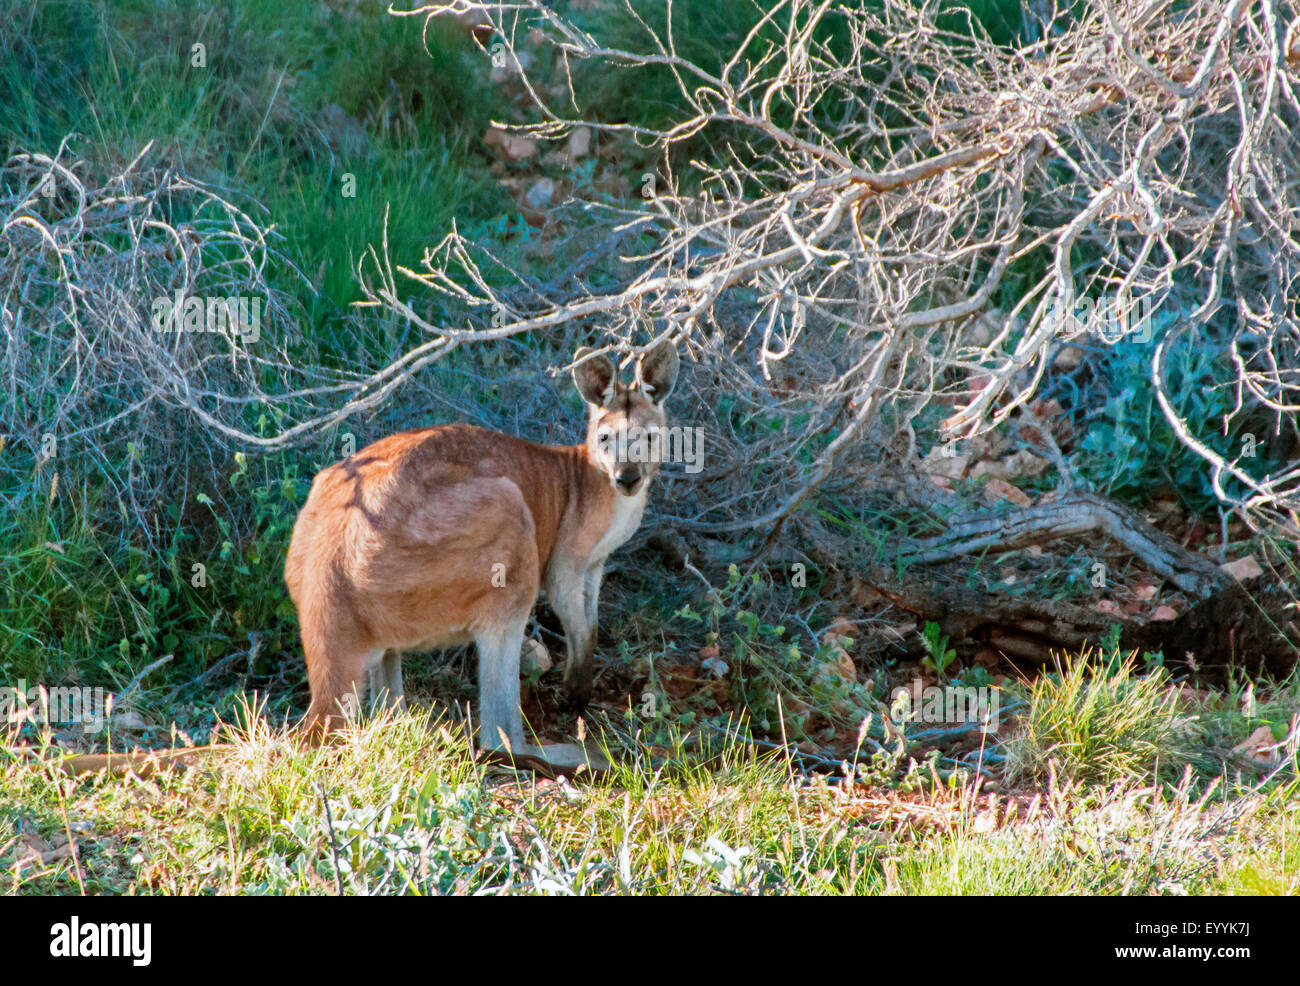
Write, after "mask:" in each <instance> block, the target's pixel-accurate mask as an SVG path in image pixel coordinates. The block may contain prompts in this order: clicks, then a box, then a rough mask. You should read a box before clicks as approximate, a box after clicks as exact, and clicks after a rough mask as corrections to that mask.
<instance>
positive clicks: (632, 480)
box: [614, 466, 641, 493]
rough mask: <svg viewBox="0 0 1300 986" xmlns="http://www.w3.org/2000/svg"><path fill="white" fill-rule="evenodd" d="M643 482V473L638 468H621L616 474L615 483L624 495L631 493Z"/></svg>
mask: <svg viewBox="0 0 1300 986" xmlns="http://www.w3.org/2000/svg"><path fill="white" fill-rule="evenodd" d="M640 480H641V472H640V470H638V469H637V467H636V466H619V467H618V469H617V470H616V471H615V472H614V482H615V483H616V484H617V485H618V488H619V489H620V490H622V491H623V492H624V493H630V492H631V491H632V490H633V489H635V488H636V484H637V483H638V482H640Z"/></svg>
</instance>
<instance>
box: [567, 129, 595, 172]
mask: <svg viewBox="0 0 1300 986" xmlns="http://www.w3.org/2000/svg"><path fill="white" fill-rule="evenodd" d="M566 151H567V152H568V155H569V163H570V164H576V163H577V162H578V161H579V160H581V159H582V158H584V157H586V156H587V155H588V154H590V153H591V127H578V128H577V129H576V130H574V131H573V133H571V134H569V143H568V146H567V148H566Z"/></svg>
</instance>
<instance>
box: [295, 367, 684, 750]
mask: <svg viewBox="0 0 1300 986" xmlns="http://www.w3.org/2000/svg"><path fill="white" fill-rule="evenodd" d="M591 352H592V351H591V350H589V349H580V350H579V351H578V352H577V354H576V355H575V357H574V358H575V360H576V361H578V362H577V365H576V366H575V367H574V370H573V379H574V383H575V385H576V386H577V389H578V393H579V394H580V395H581V396H582V399H583V400H584V401H585V402H586V404H587V405H588V421H587V436H586V441H585V442H584V443H583V444H582V445H576V446H551V445H539V444H536V443H533V442H528V441H524V440H523V439H519V438H514V437H511V436H509V435H504V434H501V433H500V432H494V431H487V430H485V429H483V428H476V427H472V426H468V425H444V426H440V427H434V428H424V429H420V430H416V431H405V432H400V433H398V434H395V435H390V436H389V437H387V438H384V439H381V440H379V441H377V442H375V443H374V444H373V445H370V446H368V447H366V448H364V449H362V450H361V451H359V452H357V453H356V454H355V455H352V456H350V457H348V458H347V459H344V460H343V461H342V462H339V463H336V464H335V465H332V466H330V467H329V468H327V469H324V470H322V471H321V472H320V474H319V475H317V477H316V479H315V481H314V482H313V483H312V488H311V493H310V494H309V495H308V497H307V503H306V504H305V505H304V506H303V508H302V511H301V513H299V514H298V520H297V522H296V524H295V525H294V529H293V537H292V540H291V541H290V544H289V553H288V557H287V558H286V561H285V572H284V577H285V581H286V582H287V583H288V586H289V594H290V596H291V597H292V598H293V602H294V605H295V606H296V607H297V610H298V620H299V623H300V625H301V628H302V643H303V653H304V656H305V657H306V661H307V677H308V680H309V682H310V684H311V707H310V708H309V709H308V712H307V718H306V720H305V721H304V728H305V729H306V731H307V734H308V736H309V738H311V740H312V741H313V742H319V741H320V739H321V738H323V737H324V735H326V734H328V733H329V732H330V731H331V730H333V729H335V728H336V727H337V726H338V725H340V724H341V722H342V721H343V720H344V716H345V710H348V709H355V708H356V705H357V703H359V702H360V699H361V689H362V679H363V677H364V678H366V679H367V684H368V685H369V690H370V692H371V698H372V700H380V701H386V702H387V703H388V704H390V705H394V706H400V705H401V704H402V703H403V692H402V666H401V652H402V651H404V650H414V649H433V648H440V647H450V646H455V645H459V644H466V643H469V642H470V641H473V642H474V644H475V646H476V649H477V651H478V658H479V709H478V721H479V745H480V746H481V747H483V748H484V749H507V750H521V749H524V748H525V742H524V730H523V717H522V713H521V712H520V708H519V656H520V650H521V649H522V646H523V642H524V633H525V630H526V627H527V624H528V617H529V614H530V613H531V612H532V609H533V605H534V604H535V603H536V601H537V597H538V592H539V590H541V589H542V588H545V589H546V597H547V599H548V601H549V602H550V605H551V607H552V608H553V609H554V610H555V613H556V615H557V616H558V617H559V619H560V622H561V623H562V624H563V626H564V633H565V638H566V644H567V649H568V654H567V660H566V663H565V667H564V686H565V689H566V692H567V693H568V695H569V697H570V698H571V700H572V701H574V702H575V703H576V704H578V705H582V704H585V703H586V701H587V700H588V698H589V697H590V695H591V687H592V659H593V655H594V651H595V645H596V608H597V598H598V596H599V594H600V581H601V575H602V572H603V569H604V565H605V560H606V559H607V558H608V557H609V555H610V553H611V552H613V551H614V550H615V549H616V548H618V547H619V546H620V545H622V544H623V543H624V542H625V541H627V539H628V538H629V537H631V536H632V534H633V533H634V532H635V531H636V529H637V527H638V526H639V525H640V523H641V515H642V513H643V511H644V510H645V504H646V496H647V494H648V492H649V487H650V482H651V480H652V479H653V478H654V476H655V474H656V472H657V471H658V468H659V463H658V461H657V459H658V458H659V456H658V455H656V454H654V452H653V451H652V449H657V448H661V447H662V443H660V442H658V441H656V440H655V439H656V436H657V435H659V434H661V430H662V429H663V428H664V427H665V426H666V417H665V414H664V409H663V404H664V401H665V399H666V398H667V397H668V395H669V394H670V393H671V392H672V389H673V385H674V383H675V382H676V380H677V371H678V357H677V351H676V349H675V348H674V347H673V346H672V345H671V344H670V343H667V342H664V343H661V344H659V345H658V346H656V347H655V348H654V349H652V350H651V351H650V352H648V353H647V354H645V355H644V356H642V357H641V358H640V359H639V360H638V361H637V364H636V371H635V376H634V380H633V382H632V383H631V384H630V385H625V384H623V383H621V382H619V380H618V374H617V371H616V369H615V367H614V364H613V363H611V362H610V361H609V360H608V359H607V358H606V357H604V356H600V355H591Z"/></svg>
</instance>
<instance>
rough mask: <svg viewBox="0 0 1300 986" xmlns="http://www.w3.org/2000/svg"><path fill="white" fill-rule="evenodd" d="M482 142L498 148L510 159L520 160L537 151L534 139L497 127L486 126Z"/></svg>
mask: <svg viewBox="0 0 1300 986" xmlns="http://www.w3.org/2000/svg"><path fill="white" fill-rule="evenodd" d="M483 143H485V144H486V145H487V146H488V147H497V148H500V150H501V153H502V154H504V155H505V156H506V157H507V158H508V159H509V160H511V161H522V160H524V159H525V158H530V157H532V156H533V155H534V154H536V153H537V143H536V141H532V140H529V139H528V138H527V137H521V136H519V134H513V133H508V132H507V131H505V130H500V129H498V128H497V127H488V129H487V133H485V134H484V135H483Z"/></svg>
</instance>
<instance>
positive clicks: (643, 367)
mask: <svg viewBox="0 0 1300 986" xmlns="http://www.w3.org/2000/svg"><path fill="white" fill-rule="evenodd" d="M680 365H681V361H680V360H679V359H678V358H677V347H676V346H674V345H673V344H672V343H671V342H669V341H668V340H667V339H665V340H664V341H663V342H661V343H659V345H657V346H655V348H654V349H652V350H650V352H648V353H646V354H645V355H644V356H642V357H641V358H640V359H639V360H637V364H636V383H637V387H638V388H640V390H641V391H642V393H644V394H645V395H646V396H647V397H649V398H650V399H651V400H652V401H654V402H655V403H656V404H662V403H663V402H664V401H665V400H666V399H667V397H668V395H669V394H671V393H672V392H673V385H674V384H675V383H677V369H678V367H679V366H680Z"/></svg>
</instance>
